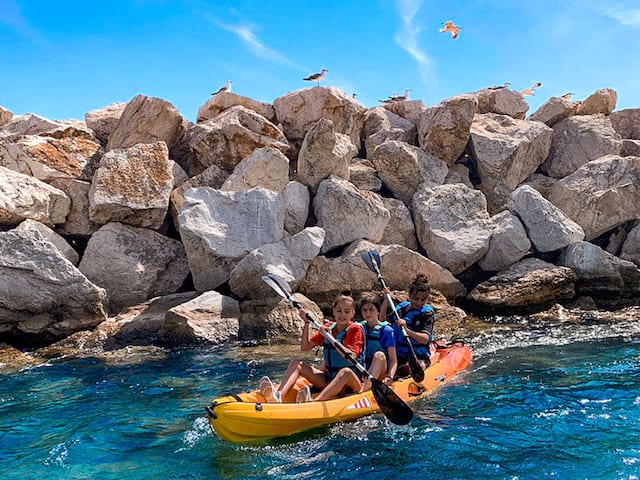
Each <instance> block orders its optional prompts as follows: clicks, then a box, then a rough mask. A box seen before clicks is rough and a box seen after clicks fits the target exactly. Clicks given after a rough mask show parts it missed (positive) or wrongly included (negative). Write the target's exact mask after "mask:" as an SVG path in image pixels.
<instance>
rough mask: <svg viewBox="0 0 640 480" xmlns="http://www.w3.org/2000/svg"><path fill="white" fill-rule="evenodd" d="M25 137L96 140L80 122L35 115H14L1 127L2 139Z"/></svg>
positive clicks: (0, 134)
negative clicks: (38, 136)
mask: <svg viewBox="0 0 640 480" xmlns="http://www.w3.org/2000/svg"><path fill="white" fill-rule="evenodd" d="M23 135H40V136H44V137H53V138H67V137H75V138H86V139H88V140H95V137H94V135H93V131H92V130H91V129H90V128H89V127H87V125H86V124H85V123H84V122H81V121H79V120H49V119H48V118H44V117H41V116H40V115H36V114H33V113H27V114H25V115H14V116H13V118H12V119H11V120H10V121H9V122H7V123H5V124H4V125H2V126H1V127H0V137H5V138H6V137H8V138H14V139H15V138H19V137H21V136H23Z"/></svg>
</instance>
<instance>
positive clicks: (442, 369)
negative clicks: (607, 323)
mask: <svg viewBox="0 0 640 480" xmlns="http://www.w3.org/2000/svg"><path fill="white" fill-rule="evenodd" d="M470 363H471V350H470V349H469V347H467V346H466V345H463V344H462V343H454V344H451V345H448V346H444V345H440V346H439V347H438V351H437V353H436V354H435V358H434V357H432V364H431V365H430V366H429V367H428V368H426V369H425V377H424V380H423V381H422V382H421V383H419V384H417V383H415V382H414V381H413V380H412V379H411V378H406V379H402V380H398V381H396V382H394V383H393V385H392V386H391V388H392V389H393V391H394V392H395V393H396V394H397V395H398V396H399V397H400V398H401V399H402V400H403V401H405V402H411V401H413V400H416V399H418V398H421V397H424V396H425V395H427V394H428V393H430V392H432V391H433V390H435V389H437V388H438V387H440V386H441V385H442V384H444V383H446V382H447V381H448V380H450V379H451V378H452V377H453V376H454V375H455V374H457V373H458V372H460V371H461V370H463V369H465V368H466V367H467V366H468V365H469V364H470ZM304 382H306V381H305V380H302V381H299V382H298V384H297V385H296V387H294V388H292V389H291V391H290V392H289V393H288V394H287V396H286V397H285V398H284V399H283V403H267V402H266V399H265V398H264V397H263V396H262V395H261V394H260V391H259V390H255V391H252V392H244V393H239V394H233V395H229V396H226V397H221V398H217V399H215V400H214V401H213V402H211V404H210V405H208V406H207V407H206V410H207V417H208V419H209V424H210V425H211V429H212V431H213V432H214V434H217V435H218V436H219V437H220V438H222V439H224V440H227V441H229V442H235V443H241V442H256V441H260V440H268V439H271V438H276V437H284V436H287V435H292V434H294V433H298V432H302V431H304V430H309V429H311V428H315V427H319V426H322V425H328V424H331V423H337V422H345V421H349V420H354V419H356V418H359V417H362V416H365V415H370V414H372V413H377V412H379V411H380V408H379V407H378V404H377V402H376V400H375V398H374V396H373V393H372V392H371V391H370V390H369V391H367V392H363V393H357V394H353V395H348V396H345V397H340V398H335V399H333V400H327V401H324V402H307V403H295V398H296V394H297V391H298V389H299V388H300V387H302V386H303V385H305V383H304Z"/></svg>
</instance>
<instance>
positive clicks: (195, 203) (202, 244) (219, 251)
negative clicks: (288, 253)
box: [178, 187, 285, 291]
mask: <svg viewBox="0 0 640 480" xmlns="http://www.w3.org/2000/svg"><path fill="white" fill-rule="evenodd" d="M284 217H285V209H284V202H283V200H282V196H281V195H279V194H277V193H276V192H273V191H271V190H266V189H264V188H261V187H256V188H252V189H250V190H247V191H244V192H223V191H220V190H214V189H212V188H208V187H198V188H191V189H189V190H187V191H186V192H185V193H184V203H183V204H182V208H181V210H180V213H179V215H178V226H179V229H180V237H181V239H182V243H183V244H184V247H185V250H186V252H187V258H188V260H189V268H190V270H191V274H192V275H193V284H194V286H195V287H196V290H198V291H206V290H211V289H214V288H216V287H218V286H220V285H222V284H223V283H225V282H226V281H228V280H229V276H230V274H231V271H232V270H233V268H234V267H235V266H236V265H237V264H238V263H239V262H240V260H242V259H243V258H244V257H245V256H246V255H247V254H249V253H250V252H251V251H252V250H255V249H256V248H258V247H261V246H263V245H266V244H270V243H277V242H279V241H280V240H282V238H283V236H284Z"/></svg>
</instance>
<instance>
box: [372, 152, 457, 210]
mask: <svg viewBox="0 0 640 480" xmlns="http://www.w3.org/2000/svg"><path fill="white" fill-rule="evenodd" d="M371 161H372V162H373V165H374V166H375V168H376V170H377V171H378V176H379V177H380V179H381V180H382V183H384V185H386V186H387V188H388V189H389V190H391V192H393V196H394V197H395V198H397V199H398V200H402V201H403V202H404V203H405V204H407V205H411V201H412V199H413V194H414V193H415V192H416V190H417V189H418V187H419V186H420V184H422V183H423V182H429V183H433V184H436V185H441V184H442V183H444V179H445V178H446V176H447V173H448V168H447V164H446V163H445V162H443V161H442V160H440V159H438V158H436V157H434V156H433V155H430V154H428V153H425V152H424V151H423V150H422V149H420V148H418V147H414V146H413V145H409V144H408V143H404V142H397V141H395V140H388V141H386V142H384V143H383V144H382V145H379V146H378V147H376V149H375V150H374V151H373V152H372V154H371Z"/></svg>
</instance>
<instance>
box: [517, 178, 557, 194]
mask: <svg viewBox="0 0 640 480" xmlns="http://www.w3.org/2000/svg"><path fill="white" fill-rule="evenodd" d="M556 183H558V179H557V178H553V177H548V176H547V175H544V174H542V173H534V174H532V175H529V177H528V178H527V179H526V180H525V181H524V182H522V185H528V186H530V187H531V188H535V189H536V190H537V191H538V192H540V195H542V196H543V197H544V198H548V197H549V192H550V191H551V187H553V186H554V185H555V184H556Z"/></svg>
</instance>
